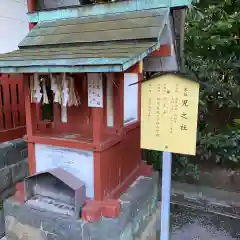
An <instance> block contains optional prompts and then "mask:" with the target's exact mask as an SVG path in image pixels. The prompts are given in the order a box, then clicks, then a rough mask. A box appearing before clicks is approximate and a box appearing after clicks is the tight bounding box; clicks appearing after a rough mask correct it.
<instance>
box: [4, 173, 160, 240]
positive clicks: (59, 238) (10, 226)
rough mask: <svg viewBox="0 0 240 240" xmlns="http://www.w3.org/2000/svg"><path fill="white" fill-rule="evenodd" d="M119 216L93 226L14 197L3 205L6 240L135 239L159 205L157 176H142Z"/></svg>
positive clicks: (128, 193) (123, 199)
mask: <svg viewBox="0 0 240 240" xmlns="http://www.w3.org/2000/svg"><path fill="white" fill-rule="evenodd" d="M120 202H121V214H120V217H118V218H115V219H112V218H102V219H101V220H100V221H97V222H94V223H90V222H86V221H84V220H82V219H79V220H75V219H73V218H71V217H67V216H65V215H60V214H56V213H54V214H53V213H52V212H49V211H43V210H40V209H36V208H35V209H34V208H33V207H31V206H30V205H27V204H25V203H21V201H20V200H19V199H17V197H16V196H15V197H11V198H9V199H7V200H6V201H5V203H4V213H5V219H6V238H7V240H29V239H34V240H53V239H54V240H65V239H71V240H81V239H83V240H90V239H91V240H101V239H102V240H135V239H139V236H140V235H141V233H142V232H143V231H144V229H145V227H146V226H147V224H148V221H149V216H150V215H152V213H154V211H156V207H157V202H158V174H157V173H153V175H152V177H140V178H138V180H136V181H135V182H134V184H132V186H130V188H129V189H128V191H126V192H125V193H124V194H123V195H122V196H121V197H120Z"/></svg>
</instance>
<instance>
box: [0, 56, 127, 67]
mask: <svg viewBox="0 0 240 240" xmlns="http://www.w3.org/2000/svg"><path fill="white" fill-rule="evenodd" d="M128 60H129V59H128V58H79V59H53V60H26V61H6V60H5V61H1V62H0V67H7V66H11V67H20V66H21V67H24V66H80V65H84V66H87V65H114V64H122V63H124V62H126V61H128Z"/></svg>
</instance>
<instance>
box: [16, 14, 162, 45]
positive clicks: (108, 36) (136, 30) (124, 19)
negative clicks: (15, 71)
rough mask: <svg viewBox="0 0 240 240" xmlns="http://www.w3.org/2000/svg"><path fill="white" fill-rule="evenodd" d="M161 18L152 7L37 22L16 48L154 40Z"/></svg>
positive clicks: (159, 29)
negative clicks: (97, 15)
mask: <svg viewBox="0 0 240 240" xmlns="http://www.w3.org/2000/svg"><path fill="white" fill-rule="evenodd" d="M165 21H166V12H162V11H159V10H158V11H156V10H155V11H139V12H134V13H132V12H128V13H124V14H119V15H116V16H115V15H110V16H104V17H98V18H97V17H95V18H73V19H71V20H69V19H66V20H57V21H51V22H46V23H39V24H37V26H36V27H35V28H34V29H33V30H32V31H31V32H30V33H29V34H28V35H27V37H26V38H25V39H24V40H23V41H22V42H21V43H20V44H19V47H26V46H39V45H51V44H71V43H74V44H75V43H87V42H89V43H96V42H108V41H116V40H117V41H120V40H137V39H138V40H139V39H155V40H156V41H157V39H158V37H159V34H160V32H161V31H162V28H163V26H164V25H165Z"/></svg>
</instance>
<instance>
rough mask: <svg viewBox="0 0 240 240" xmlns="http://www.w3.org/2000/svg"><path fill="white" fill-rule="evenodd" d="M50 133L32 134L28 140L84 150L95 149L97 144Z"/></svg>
mask: <svg viewBox="0 0 240 240" xmlns="http://www.w3.org/2000/svg"><path fill="white" fill-rule="evenodd" d="M49 135H50V134H46V135H45V136H30V137H28V138H27V141H28V142H32V143H38V144H46V145H51V146H59V147H67V148H77V149H83V150H89V151H93V150H94V148H95V146H94V145H93V143H91V142H83V140H82V141H80V140H71V139H64V138H63V137H62V138H61V137H59V138H56V137H54V138H51V136H49Z"/></svg>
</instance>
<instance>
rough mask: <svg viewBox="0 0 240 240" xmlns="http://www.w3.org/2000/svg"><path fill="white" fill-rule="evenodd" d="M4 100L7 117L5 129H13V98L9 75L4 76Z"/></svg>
mask: <svg viewBox="0 0 240 240" xmlns="http://www.w3.org/2000/svg"><path fill="white" fill-rule="evenodd" d="M2 81H3V92H4V95H3V99H4V105H3V110H4V116H5V128H6V129H11V128H13V122H12V117H11V114H12V111H11V101H12V99H11V96H10V93H9V92H10V86H11V85H10V83H9V81H8V75H6V74H4V75H3V80H2Z"/></svg>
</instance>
